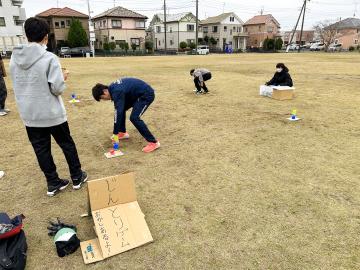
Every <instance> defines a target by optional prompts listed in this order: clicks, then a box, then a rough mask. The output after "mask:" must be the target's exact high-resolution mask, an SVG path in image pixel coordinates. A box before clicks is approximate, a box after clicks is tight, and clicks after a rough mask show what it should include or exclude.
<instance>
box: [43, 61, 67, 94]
mask: <svg viewBox="0 0 360 270" xmlns="http://www.w3.org/2000/svg"><path fill="white" fill-rule="evenodd" d="M47 78H48V82H49V87H50V91H51V93H52V94H53V95H55V96H60V95H61V94H62V93H64V90H65V89H66V85H65V81H64V74H63V72H62V70H61V66H60V62H59V60H58V59H57V58H53V59H52V60H51V62H50V66H49V69H48V74H47Z"/></svg>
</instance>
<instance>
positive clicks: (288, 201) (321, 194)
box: [0, 53, 360, 269]
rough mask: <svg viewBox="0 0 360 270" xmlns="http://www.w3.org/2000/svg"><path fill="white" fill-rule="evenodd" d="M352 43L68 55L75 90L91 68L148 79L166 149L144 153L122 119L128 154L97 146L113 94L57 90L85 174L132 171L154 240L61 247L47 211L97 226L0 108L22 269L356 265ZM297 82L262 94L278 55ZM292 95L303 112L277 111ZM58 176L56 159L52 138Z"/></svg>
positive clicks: (358, 215)
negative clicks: (292, 49) (227, 51)
mask: <svg viewBox="0 0 360 270" xmlns="http://www.w3.org/2000/svg"><path fill="white" fill-rule="evenodd" d="M359 60H360V55H359V54H321V53H320V54H301V55H297V54H288V55H286V54H266V55H260V54H243V55H235V56H227V55H224V56H220V55H213V56H204V57H200V56H199V57H190V56H184V57H145V58H138V57H131V58H97V59H95V60H88V59H86V60H83V59H66V60H62V63H63V66H64V67H67V68H68V69H69V70H70V71H71V72H72V74H71V79H70V81H69V84H68V90H67V92H66V94H65V95H64V100H69V98H70V94H71V92H72V91H74V92H76V93H77V94H78V95H79V96H80V98H83V99H88V98H91V94H90V88H91V87H92V85H93V84H94V83H96V82H105V83H108V82H111V81H113V80H115V79H117V78H118V77H120V76H135V77H139V78H141V79H144V80H145V81H147V82H149V83H150V84H151V85H152V86H153V87H154V88H155V89H156V93H157V96H156V100H155V103H154V104H153V105H152V106H151V107H150V109H149V110H148V111H147V113H146V114H145V116H144V118H145V120H146V122H147V123H148V124H149V126H150V128H151V130H153V132H154V134H155V135H156V136H157V137H158V138H159V139H160V141H161V143H162V146H163V147H162V149H161V150H159V151H157V152H156V153H153V154H150V155H145V154H143V153H142V152H141V151H140V150H141V148H142V146H143V145H144V141H143V139H142V138H140V136H139V134H138V133H137V132H136V131H135V130H134V127H133V126H132V125H131V124H130V123H129V124H128V128H129V132H130V134H131V135H132V138H131V139H130V140H129V141H128V142H126V143H124V145H123V147H124V151H125V153H126V155H125V156H124V157H121V158H117V159H113V160H106V159H105V158H104V156H103V150H102V149H101V146H100V144H102V145H104V147H105V148H108V147H110V144H109V140H108V138H109V136H110V135H111V131H112V119H113V105H112V104H111V103H109V102H107V103H105V102H104V103H100V104H99V103H95V102H93V101H90V100H89V101H84V102H83V103H81V104H79V105H75V106H73V105H71V104H69V103H66V107H67V112H68V117H69V123H70V127H71V131H72V134H73V137H74V140H75V141H76V143H77V147H78V150H79V153H80V157H81V161H82V164H83V167H84V169H86V170H87V172H88V173H89V175H90V177H91V179H96V178H100V177H105V176H109V175H115V174H118V173H120V172H122V171H125V170H133V171H135V172H136V173H137V182H136V184H137V192H138V197H139V202H140V205H141V207H142V210H143V212H144V213H145V214H146V219H147V222H148V225H149V227H150V230H151V232H152V235H153V237H154V239H155V242H154V243H152V244H149V245H147V246H145V247H141V248H138V249H135V250H132V251H130V252H126V253H124V254H121V255H118V256H115V257H112V258H110V259H107V260H106V261H104V262H101V263H97V264H94V265H90V266H85V265H84V264H83V261H82V257H81V254H80V252H79V251H78V252H77V253H76V254H74V255H71V256H69V257H66V258H63V259H60V258H58V257H57V255H56V252H55V249H54V245H53V243H52V240H51V239H50V238H49V237H48V236H47V234H46V226H47V220H48V219H49V218H54V217H57V216H59V217H61V218H63V219H64V220H66V221H67V222H72V223H75V224H77V226H78V229H79V237H80V239H82V240H86V239H90V238H92V237H94V232H93V230H92V226H91V224H92V222H91V219H80V217H79V215H80V214H81V213H83V212H85V211H86V188H84V189H82V190H81V191H77V192H75V191H70V189H69V190H68V191H66V192H64V193H62V194H60V195H58V196H56V197H55V198H47V197H46V195H45V192H46V188H45V180H44V177H43V175H42V173H41V171H40V169H39V167H38V165H37V162H36V159H35V155H34V153H33V150H32V147H31V145H30V143H29V142H28V139H27V136H26V132H25V129H24V127H23V125H22V122H21V121H20V119H19V116H18V114H17V112H16V111H17V109H16V105H15V102H14V97H13V94H12V90H11V84H10V82H9V81H8V86H9V90H10V96H9V99H8V104H9V107H10V108H11V109H12V111H13V112H12V113H11V114H9V115H8V116H7V117H1V118H0V128H1V132H0V133H1V155H0V164H1V168H0V169H3V170H5V171H6V172H7V176H6V177H5V178H4V179H1V180H0V187H1V188H0V201H1V204H0V206H1V207H0V208H1V210H3V211H6V212H8V213H10V214H12V215H13V214H17V213H24V214H25V215H26V216H27V219H26V220H25V231H26V234H27V238H28V244H29V257H28V269H86V268H87V269H359V268H360V259H359V253H360V245H359V242H360V208H359V206H360V188H359V180H360V179H359V175H360V169H359V160H360V149H359V145H360V129H359V123H360V112H359V104H360V95H359V94H360V92H359V85H360V61H359ZM280 61H283V62H285V63H286V64H287V65H288V66H289V68H290V70H291V74H292V76H293V79H294V81H295V84H296V87H297V97H296V99H295V100H293V101H283V102H280V101H275V100H271V99H268V98H262V97H260V96H258V86H259V85H260V84H261V83H263V82H264V81H265V80H267V79H269V77H270V76H271V75H272V73H273V70H274V65H275V63H276V62H280ZM196 66H204V67H207V68H209V69H210V70H212V71H213V74H214V78H213V80H212V81H211V82H209V84H208V85H209V88H210V91H211V94H210V95H207V96H195V95H194V94H193V92H192V90H193V88H194V87H193V85H192V81H191V78H190V76H189V75H188V71H189V70H190V68H191V67H196ZM292 108H297V109H298V113H299V116H300V117H302V118H303V120H302V121H301V122H298V123H289V122H287V121H286V120H285V118H286V117H287V115H288V114H289V113H290V110H291V109H292ZM53 152H54V157H55V160H56V163H57V165H58V171H59V173H60V175H61V176H63V177H67V176H68V174H69V173H68V170H67V166H66V162H65V160H64V157H63V155H62V153H61V152H60V150H59V148H58V147H57V146H55V145H54V150H53Z"/></svg>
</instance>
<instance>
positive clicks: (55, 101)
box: [10, 43, 67, 127]
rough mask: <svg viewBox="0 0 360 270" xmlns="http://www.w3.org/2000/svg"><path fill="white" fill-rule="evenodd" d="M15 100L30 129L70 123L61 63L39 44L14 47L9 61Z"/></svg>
mask: <svg viewBox="0 0 360 270" xmlns="http://www.w3.org/2000/svg"><path fill="white" fill-rule="evenodd" d="M10 73H11V77H12V80H13V88H14V93H15V100H16V104H17V106H18V109H19V112H20V117H21V118H22V120H23V122H24V124H25V126H27V127H52V126H57V125H60V124H62V123H64V122H66V121H67V118H66V111H65V107H64V103H63V101H62V98H61V97H60V95H61V94H62V93H63V92H64V90H65V88H66V86H65V82H64V77H63V73H62V70H61V66H60V62H59V59H58V58H57V56H56V55H54V54H53V53H50V52H48V51H46V49H45V48H44V47H43V46H41V45H39V44H37V43H30V44H29V45H20V46H18V47H15V48H14V50H13V53H12V56H11V60H10Z"/></svg>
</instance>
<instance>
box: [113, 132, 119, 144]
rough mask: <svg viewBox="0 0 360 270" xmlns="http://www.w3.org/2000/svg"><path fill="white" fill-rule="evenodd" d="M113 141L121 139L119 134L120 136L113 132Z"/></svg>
mask: <svg viewBox="0 0 360 270" xmlns="http://www.w3.org/2000/svg"><path fill="white" fill-rule="evenodd" d="M111 141H113V142H118V141H119V136H118V135H117V134H113V135H112V136H111Z"/></svg>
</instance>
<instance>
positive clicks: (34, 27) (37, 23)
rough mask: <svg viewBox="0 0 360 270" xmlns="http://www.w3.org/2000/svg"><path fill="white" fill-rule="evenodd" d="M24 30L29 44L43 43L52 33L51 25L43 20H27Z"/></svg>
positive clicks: (32, 18)
mask: <svg viewBox="0 0 360 270" xmlns="http://www.w3.org/2000/svg"><path fill="white" fill-rule="evenodd" d="M24 28H25V34H26V37H27V39H28V41H29V42H41V41H42V40H43V39H44V38H45V37H46V35H48V34H49V33H50V26H49V24H48V23H47V21H45V20H44V19H41V18H34V17H31V18H29V19H27V20H26V21H25V25H24Z"/></svg>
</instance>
